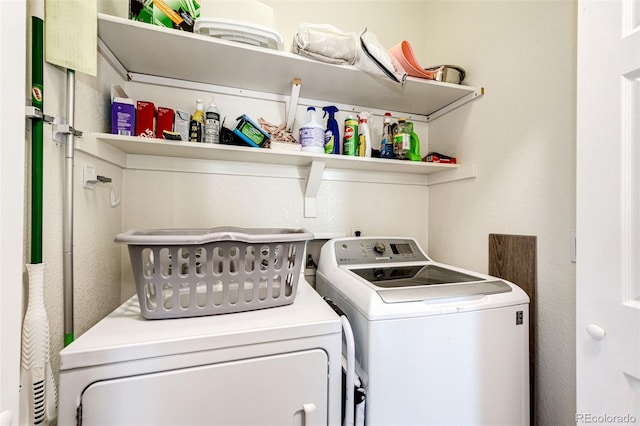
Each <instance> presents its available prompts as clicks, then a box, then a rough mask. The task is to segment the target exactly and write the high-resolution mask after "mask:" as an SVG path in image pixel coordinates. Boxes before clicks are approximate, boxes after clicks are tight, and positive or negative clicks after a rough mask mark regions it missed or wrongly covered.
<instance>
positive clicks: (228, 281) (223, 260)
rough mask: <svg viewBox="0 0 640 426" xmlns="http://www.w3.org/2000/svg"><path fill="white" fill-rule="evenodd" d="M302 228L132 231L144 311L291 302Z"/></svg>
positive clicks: (191, 311)
mask: <svg viewBox="0 0 640 426" xmlns="http://www.w3.org/2000/svg"><path fill="white" fill-rule="evenodd" d="M312 238H313V234H312V233H311V232H308V231H307V230H304V229H298V230H296V229H273V228H257V229H247V228H236V227H219V228H212V229H158V230H144V231H128V232H125V233H122V234H119V235H118V236H116V237H115V241H116V242H119V243H126V244H127V245H128V247H129V257H130V259H131V267H132V269H133V275H134V278H135V282H136V289H137V293H138V299H139V300H140V310H141V312H142V316H143V317H144V318H146V319H162V318H184V317H194V316H202V315H215V314H223V313H231V312H242V311H250V310H255V309H262V308H270V307H274V306H283V305H288V304H290V303H292V302H293V299H294V298H295V295H296V289H297V286H298V277H299V275H300V268H301V265H302V262H303V261H304V259H303V257H304V248H305V244H306V242H307V241H308V240H310V239H312Z"/></svg>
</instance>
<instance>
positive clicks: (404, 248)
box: [334, 237, 429, 265]
mask: <svg viewBox="0 0 640 426" xmlns="http://www.w3.org/2000/svg"><path fill="white" fill-rule="evenodd" d="M334 244H335V247H334V250H335V253H336V262H337V263H338V265H359V264H384V263H396V262H420V261H428V260H429V258H427V256H425V254H424V253H423V252H422V250H421V249H420V247H419V246H418V243H417V242H416V241H415V240H414V239H411V238H362V237H361V238H353V239H346V240H339V241H335V243H334Z"/></svg>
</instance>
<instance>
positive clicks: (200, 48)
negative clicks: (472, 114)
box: [98, 14, 483, 120]
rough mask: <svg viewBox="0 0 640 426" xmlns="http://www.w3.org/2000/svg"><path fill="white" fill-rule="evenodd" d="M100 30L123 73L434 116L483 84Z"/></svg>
mask: <svg viewBox="0 0 640 426" xmlns="http://www.w3.org/2000/svg"><path fill="white" fill-rule="evenodd" d="M98 36H99V37H100V39H101V40H102V41H103V43H104V44H105V45H106V47H107V48H108V49H109V50H110V51H111V53H112V54H113V55H114V56H115V58H117V60H118V61H119V62H120V63H121V64H122V66H123V67H124V68H125V70H126V72H127V73H128V74H129V76H132V75H135V74H143V75H148V76H158V77H165V78H171V79H176V80H184V81H189V82H197V83H204V84H213V85H218V86H225V87H230V88H240V89H244V90H251V91H256V92H264V93H269V94H276V95H283V96H289V95H290V94H291V83H292V81H293V79H295V78H298V79H301V80H302V86H301V93H300V96H301V97H303V98H307V99H314V100H319V101H324V102H327V103H335V104H348V105H355V106H359V107H362V108H366V109H376V110H387V111H392V112H397V113H404V114H406V115H412V114H414V115H420V116H425V117H426V118H427V120H430V119H433V118H436V117H437V116H440V115H442V114H443V113H445V112H448V111H450V110H452V109H454V108H457V107H458V106H460V105H463V104H464V103H466V102H469V101H471V100H473V99H475V98H477V97H478V96H481V95H482V93H483V89H478V88H475V87H469V86H462V85H458V84H450V83H441V82H436V81H430V80H424V79H418V78H413V77H409V78H407V81H406V83H405V85H404V86H400V85H399V84H396V83H393V82H391V81H390V80H386V79H383V78H377V77H374V76H371V75H369V74H367V73H365V72H362V71H360V70H359V69H357V68H355V67H353V66H348V65H332V64H327V63H324V62H319V61H314V60H312V59H307V58H304V57H302V56H300V55H296V54H294V53H290V52H280V51H275V50H269V49H264V48H259V47H254V46H251V45H247V44H241V43H234V42H229V41H226V40H220V39H216V38H212V37H207V36H202V35H199V34H193V33H188V32H182V31H176V30H172V29H169V28H163V27H159V26H154V25H150V24H146V23H142V22H136V21H131V20H128V19H123V18H119V17H115V16H111V15H105V14H99V16H98Z"/></svg>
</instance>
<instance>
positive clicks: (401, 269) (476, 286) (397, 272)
mask: <svg viewBox="0 0 640 426" xmlns="http://www.w3.org/2000/svg"><path fill="white" fill-rule="evenodd" d="M348 270H349V271H350V272H351V273H354V274H356V275H358V276H359V277H360V278H362V279H364V280H366V281H367V282H368V283H369V284H370V285H371V286H372V287H373V288H374V289H375V291H376V292H377V293H378V295H379V296H380V298H381V299H382V300H383V301H384V302H385V303H401V302H414V301H420V300H433V299H444V298H456V297H470V296H476V295H488V294H498V293H507V292H510V291H511V286H509V285H508V284H507V283H506V282H504V281H501V280H497V279H496V280H487V279H485V278H483V277H479V276H475V275H471V274H468V273H464V272H460V271H456V270H453V269H448V268H444V267H442V266H439V265H434V264H422V265H407V266H405V265H397V266H382V267H381V266H376V267H368V268H348Z"/></svg>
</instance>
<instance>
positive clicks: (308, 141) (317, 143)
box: [300, 107, 324, 153]
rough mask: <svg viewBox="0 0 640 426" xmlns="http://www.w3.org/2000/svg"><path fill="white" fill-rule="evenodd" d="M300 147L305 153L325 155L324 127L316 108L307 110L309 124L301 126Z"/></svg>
mask: <svg viewBox="0 0 640 426" xmlns="http://www.w3.org/2000/svg"><path fill="white" fill-rule="evenodd" d="M300 145H302V150H303V151H307V152H318V153H324V126H323V125H322V124H321V123H320V119H319V118H318V114H316V109H315V108H314V107H309V108H307V122H306V123H304V124H303V125H302V126H300Z"/></svg>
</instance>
